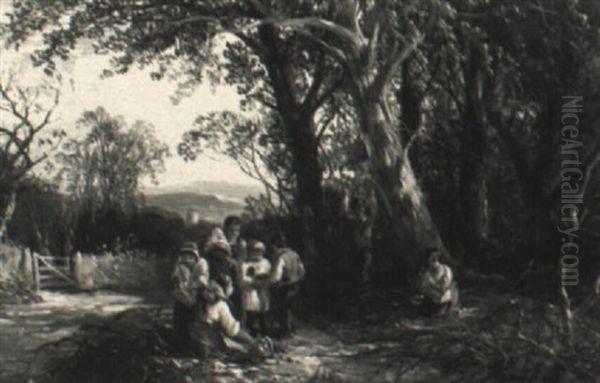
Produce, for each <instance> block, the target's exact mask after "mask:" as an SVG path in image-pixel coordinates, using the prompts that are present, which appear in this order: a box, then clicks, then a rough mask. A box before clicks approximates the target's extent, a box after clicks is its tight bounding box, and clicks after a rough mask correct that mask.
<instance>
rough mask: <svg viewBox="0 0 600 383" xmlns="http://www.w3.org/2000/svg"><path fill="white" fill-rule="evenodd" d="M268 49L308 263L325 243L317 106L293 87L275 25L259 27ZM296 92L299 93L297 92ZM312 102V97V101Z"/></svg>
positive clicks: (266, 61) (267, 63)
mask: <svg viewBox="0 0 600 383" xmlns="http://www.w3.org/2000/svg"><path fill="white" fill-rule="evenodd" d="M259 36H260V40H261V42H262V43H263V44H264V46H265V48H266V50H265V51H264V52H261V53H262V55H263V56H262V60H263V63H264V65H265V67H266V68H267V73H268V76H269V80H270V82H271V86H272V87H273V94H274V96H275V100H276V103H277V109H278V112H279V114H280V116H281V118H282V120H283V124H284V130H285V137H286V140H287V145H288V147H289V148H290V150H291V153H292V170H293V171H294V174H295V176H296V183H297V184H296V193H297V194H296V207H297V210H298V214H299V216H300V221H301V230H302V233H301V235H302V247H303V249H302V251H303V252H304V255H305V257H306V259H307V260H309V263H310V262H311V261H312V260H316V259H318V258H319V257H318V254H319V250H320V249H321V246H322V244H323V243H322V242H323V241H321V240H320V234H321V233H323V232H324V230H322V223H323V220H322V219H321V216H322V214H323V189H322V185H321V181H322V177H323V169H322V168H321V165H320V162H319V141H318V138H317V136H316V131H315V127H314V115H315V112H316V110H315V109H314V108H304V106H305V105H303V103H302V101H300V100H298V99H297V97H296V94H295V93H294V89H293V85H292V84H293V82H294V79H293V78H292V74H291V71H289V70H288V69H289V65H290V63H289V62H288V58H287V57H284V56H283V55H282V54H281V52H280V50H279V47H280V44H281V43H282V41H281V39H280V38H279V37H278V35H277V32H276V30H275V28H274V27H273V26H270V25H264V26H262V27H261V28H260V29H259ZM296 93H297V92H296ZM309 101H312V100H309Z"/></svg>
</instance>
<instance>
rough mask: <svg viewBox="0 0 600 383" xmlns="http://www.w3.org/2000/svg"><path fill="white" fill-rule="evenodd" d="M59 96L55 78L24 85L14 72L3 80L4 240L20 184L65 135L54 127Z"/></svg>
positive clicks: (0, 213)
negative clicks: (35, 85) (33, 84)
mask: <svg viewBox="0 0 600 383" xmlns="http://www.w3.org/2000/svg"><path fill="white" fill-rule="evenodd" d="M58 100H59V90H58V86H57V84H56V83H54V82H47V83H46V84H43V85H40V86H38V87H22V86H18V85H16V84H15V83H14V75H13V74H8V75H7V76H6V78H3V79H2V80H0V111H2V118H1V119H0V241H2V240H4V237H5V231H6V224H7V222H8V221H9V220H10V218H11V216H12V214H13V211H14V209H15V203H16V193H17V189H18V187H19V185H20V184H21V183H22V182H23V180H24V179H25V178H26V176H27V175H28V174H29V173H30V172H31V170H32V169H33V168H35V167H36V166H37V165H39V164H41V163H43V162H44V161H46V160H47V159H48V156H49V153H50V152H51V151H52V150H54V149H56V147H57V146H58V145H59V143H60V141H61V139H62V138H63V137H64V132H63V131H62V130H60V129H52V128H51V125H52V115H53V113H54V109H55V108H56V105H57V104H58Z"/></svg>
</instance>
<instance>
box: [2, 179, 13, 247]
mask: <svg viewBox="0 0 600 383" xmlns="http://www.w3.org/2000/svg"><path fill="white" fill-rule="evenodd" d="M16 203H17V192H16V191H15V190H13V189H10V188H6V189H5V190H2V191H0V243H4V242H5V241H6V226H7V225H8V221H10V218H11V217H12V215H13V213H14V211H15V207H16Z"/></svg>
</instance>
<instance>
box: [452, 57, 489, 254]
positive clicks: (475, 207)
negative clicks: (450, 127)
mask: <svg viewBox="0 0 600 383" xmlns="http://www.w3.org/2000/svg"><path fill="white" fill-rule="evenodd" d="M481 61H482V57H481V53H480V52H479V51H477V48H474V47H472V48H471V50H470V57H469V60H468V62H467V64H466V67H465V69H464V72H463V73H464V78H465V107H464V111H463V116H462V120H463V131H462V136H461V146H462V147H461V157H460V179H459V201H460V208H461V218H462V232H463V235H462V237H463V245H464V249H465V253H466V255H467V259H469V258H471V259H472V258H473V257H476V256H477V255H478V254H479V253H480V252H481V248H482V245H483V243H484V242H485V238H486V234H487V226H488V215H487V189H486V174H485V169H486V166H485V159H486V152H487V137H486V136H487V132H486V128H487V125H486V121H485V116H484V109H483V105H482V101H481V99H482V91H483V89H482V81H483V78H482V72H481V71H482V69H481V68H482V62H481Z"/></svg>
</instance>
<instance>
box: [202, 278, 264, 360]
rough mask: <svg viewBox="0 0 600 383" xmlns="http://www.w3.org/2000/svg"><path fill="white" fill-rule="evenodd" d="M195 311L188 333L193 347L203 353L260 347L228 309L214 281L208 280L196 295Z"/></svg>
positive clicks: (254, 351) (245, 350) (249, 349)
mask: <svg viewBox="0 0 600 383" xmlns="http://www.w3.org/2000/svg"><path fill="white" fill-rule="evenodd" d="M195 314H196V315H195V318H194V321H193V322H192V324H191V326H190V336H191V339H192V341H193V343H194V345H195V348H196V349H197V351H198V352H200V353H201V354H202V355H203V356H211V355H215V354H219V353H220V352H223V351H238V352H243V353H245V352H248V353H256V352H257V351H260V350H258V344H257V342H256V341H255V340H254V338H252V336H250V335H249V334H248V333H247V332H246V331H245V330H244V329H243V328H242V326H241V325H240V322H238V321H237V320H236V319H235V317H234V316H233V314H232V313H231V311H230V309H229V305H228V304H227V298H226V296H225V292H224V291H223V289H222V288H221V286H220V285H219V284H218V283H217V282H215V281H210V282H209V285H208V287H207V288H206V289H205V290H204V292H203V296H202V298H199V299H198V303H197V305H196V313H195ZM233 345H237V346H238V347H234V346H233Z"/></svg>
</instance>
